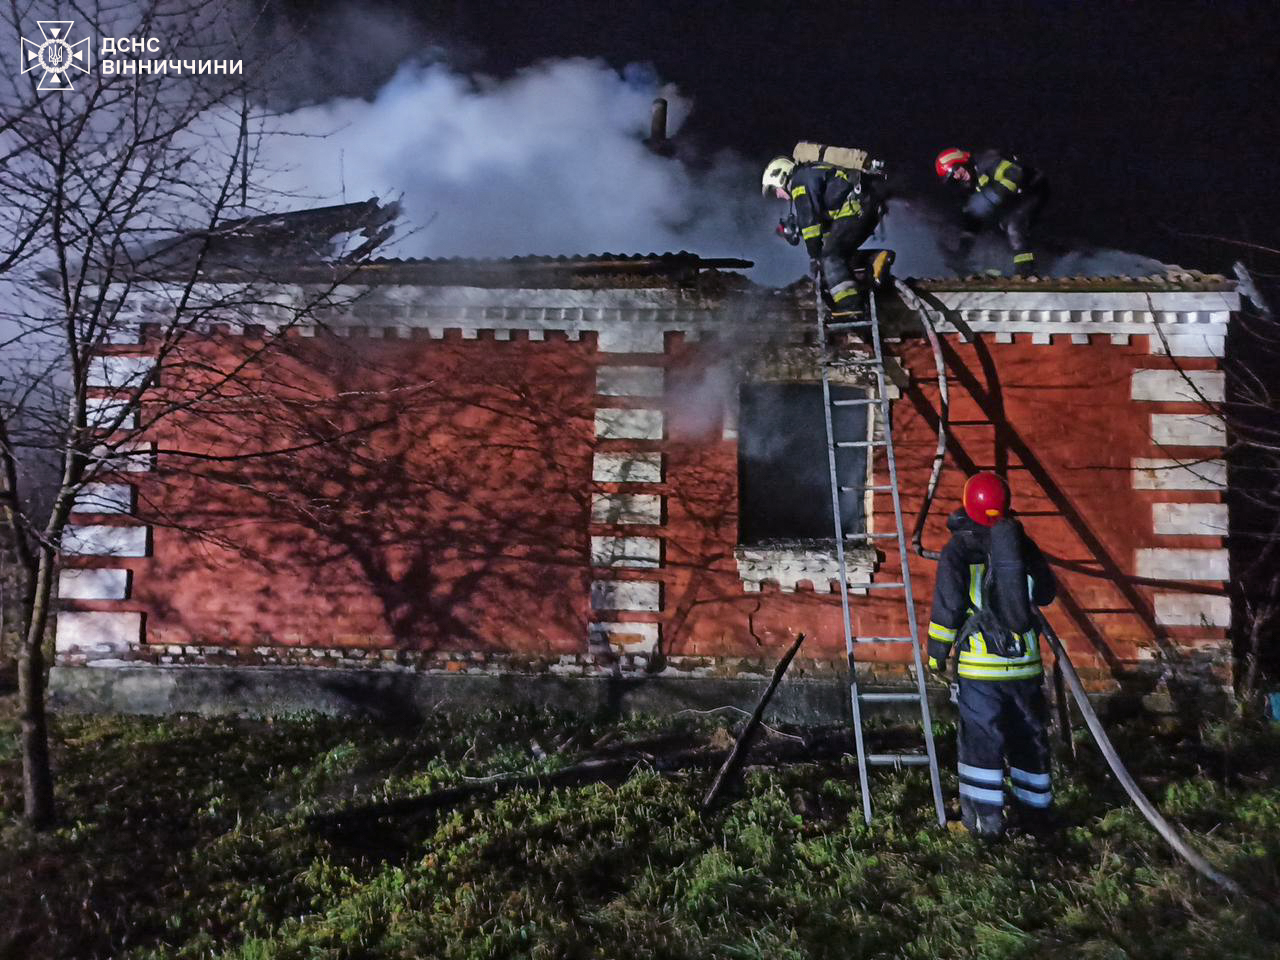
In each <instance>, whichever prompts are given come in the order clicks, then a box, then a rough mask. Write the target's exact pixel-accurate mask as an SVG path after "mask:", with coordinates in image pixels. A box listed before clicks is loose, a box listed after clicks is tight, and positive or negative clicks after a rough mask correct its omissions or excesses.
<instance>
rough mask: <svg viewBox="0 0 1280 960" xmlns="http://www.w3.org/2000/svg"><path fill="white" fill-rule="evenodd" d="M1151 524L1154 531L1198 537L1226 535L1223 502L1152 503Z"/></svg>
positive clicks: (1224, 505)
mask: <svg viewBox="0 0 1280 960" xmlns="http://www.w3.org/2000/svg"><path fill="white" fill-rule="evenodd" d="M1151 526H1152V528H1153V529H1154V530H1155V532H1156V533H1161V534H1166V535H1174V536H1176V535H1189V536H1198V537H1225V536H1226V535H1227V505H1226V504H1225V503H1153V504H1152V505H1151Z"/></svg>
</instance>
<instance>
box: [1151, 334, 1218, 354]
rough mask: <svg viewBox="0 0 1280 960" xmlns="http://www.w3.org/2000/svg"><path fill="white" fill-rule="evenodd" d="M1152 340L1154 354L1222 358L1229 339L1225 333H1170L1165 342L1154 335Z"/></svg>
mask: <svg viewBox="0 0 1280 960" xmlns="http://www.w3.org/2000/svg"><path fill="white" fill-rule="evenodd" d="M1150 339H1151V352H1152V353H1159V354H1168V355H1170V356H1174V357H1222V356H1223V355H1224V353H1225V352H1226V343H1227V337H1226V335H1225V334H1223V333H1170V334H1166V335H1165V338H1164V340H1161V339H1160V336H1159V335H1158V334H1154V333H1153V334H1152V335H1151V338H1150ZM1166 341H1167V343H1168V347H1167V348H1166V346H1165V343H1166Z"/></svg>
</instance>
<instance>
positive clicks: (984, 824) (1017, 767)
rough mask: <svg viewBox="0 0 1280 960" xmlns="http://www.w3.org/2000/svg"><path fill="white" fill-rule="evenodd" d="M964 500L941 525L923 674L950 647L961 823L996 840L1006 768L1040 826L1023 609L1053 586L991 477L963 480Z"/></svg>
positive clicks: (1039, 766)
mask: <svg viewBox="0 0 1280 960" xmlns="http://www.w3.org/2000/svg"><path fill="white" fill-rule="evenodd" d="M963 499H964V509H962V510H957V511H956V512H955V513H953V514H952V515H951V516H950V517H949V518H948V520H947V527H948V529H950V530H951V532H952V537H951V541H950V542H949V543H948V544H947V546H946V547H945V548H944V549H943V551H942V556H941V558H940V560H939V562H938V579H937V584H936V588H935V591H934V599H933V612H932V616H931V618H930V623H929V668H930V669H931V670H934V671H936V672H938V673H944V672H945V671H946V664H947V658H948V656H949V655H950V653H951V649H952V647H953V646H954V647H956V648H957V649H958V650H959V656H958V658H957V660H958V663H957V673H958V675H959V681H960V683H959V686H960V694H959V707H960V735H959V750H958V755H959V761H960V762H959V773H960V809H961V814H962V818H963V821H964V824H965V826H966V827H968V828H969V829H970V830H971V831H972V832H974V833H976V834H979V835H981V836H998V835H999V834H1000V833H1001V832H1002V831H1003V829H1004V779H1005V765H1006V762H1007V764H1008V768H1009V780H1010V789H1011V792H1012V794H1013V799H1014V800H1015V801H1016V802H1017V803H1018V804H1019V806H1020V808H1021V809H1022V810H1023V811H1024V812H1025V814H1026V820H1027V821H1028V826H1030V827H1032V828H1033V829H1036V828H1043V827H1044V826H1046V825H1047V823H1048V811H1049V807H1050V804H1051V803H1052V799H1053V794H1052V790H1051V781H1050V774H1049V757H1050V753H1049V736H1048V731H1047V725H1046V719H1047V710H1046V705H1045V697H1044V689H1043V684H1042V681H1043V678H1044V668H1043V666H1042V664H1041V660H1040V637H1039V633H1038V631H1037V629H1036V626H1035V622H1034V619H1033V615H1032V611H1031V608H1030V606H1029V604H1028V603H1027V600H1028V599H1030V601H1031V602H1032V603H1034V604H1035V605H1036V606H1045V605H1047V604H1049V603H1052V602H1053V599H1054V596H1055V595H1056V592H1057V586H1056V583H1055V581H1054V577H1053V574H1052V572H1051V571H1050V570H1049V566H1048V564H1047V563H1046V562H1045V559H1044V555H1043V554H1041V552H1040V549H1039V548H1038V547H1037V546H1036V545H1035V543H1034V542H1033V541H1032V540H1031V538H1030V537H1028V536H1027V534H1026V533H1025V532H1024V531H1023V529H1022V527H1021V525H1020V524H1019V523H1018V522H1017V521H1016V520H1014V519H1012V518H1011V517H1009V516H1008V509H1009V489H1008V487H1006V486H1005V484H1004V481H1003V480H1001V479H1000V478H999V477H997V476H996V475H995V474H994V473H979V474H977V475H976V476H973V477H970V478H969V480H968V482H966V483H965V487H964V498H963ZM988 567H990V569H988ZM1006 624H1009V626H1006Z"/></svg>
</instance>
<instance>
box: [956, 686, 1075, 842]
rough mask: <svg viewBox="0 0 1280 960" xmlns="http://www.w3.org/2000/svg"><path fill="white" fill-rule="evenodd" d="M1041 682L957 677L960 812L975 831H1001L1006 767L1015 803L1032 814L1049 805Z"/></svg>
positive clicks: (1047, 765) (1044, 704)
mask: <svg viewBox="0 0 1280 960" xmlns="http://www.w3.org/2000/svg"><path fill="white" fill-rule="evenodd" d="M1043 680H1044V678H1043V677H1035V678H1031V679H1026V680H968V679H965V678H964V677H961V678H960V696H959V707H960V738H959V739H960V742H959V750H958V756H959V761H960V763H959V773H960V810H961V813H962V814H963V818H964V822H965V824H966V825H967V826H969V827H970V829H972V830H975V831H976V832H978V833H990V834H998V833H999V832H1000V831H1001V830H1002V829H1003V828H1004V780H1005V767H1006V765H1007V767H1008V770H1009V791H1010V793H1011V794H1012V796H1013V799H1014V801H1015V802H1016V803H1017V804H1019V805H1020V806H1021V807H1023V808H1024V809H1025V810H1027V811H1028V812H1030V813H1031V814H1032V815H1033V816H1036V815H1044V814H1047V812H1048V809H1049V806H1050V804H1051V803H1052V802H1053V792H1052V781H1051V780H1050V774H1049V756H1050V753H1049V731H1048V725H1047V720H1048V709H1047V705H1046V703H1045V696H1044V684H1043Z"/></svg>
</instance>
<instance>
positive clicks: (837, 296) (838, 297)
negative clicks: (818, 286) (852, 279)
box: [831, 287, 858, 303]
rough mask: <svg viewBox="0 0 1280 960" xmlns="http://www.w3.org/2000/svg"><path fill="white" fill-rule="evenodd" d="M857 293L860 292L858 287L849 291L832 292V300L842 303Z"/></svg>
mask: <svg viewBox="0 0 1280 960" xmlns="http://www.w3.org/2000/svg"><path fill="white" fill-rule="evenodd" d="M857 292H858V288H857V287H851V288H850V289H848V290H840V291H839V292H837V291H835V290H832V291H831V299H832V300H834V301H835V302H836V303H840V302H841V301H842V300H848V299H849V298H850V297H852V296H853V295H854V294H856V293H857Z"/></svg>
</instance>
